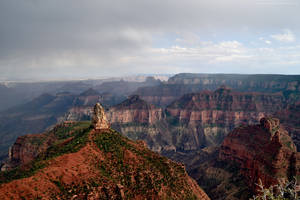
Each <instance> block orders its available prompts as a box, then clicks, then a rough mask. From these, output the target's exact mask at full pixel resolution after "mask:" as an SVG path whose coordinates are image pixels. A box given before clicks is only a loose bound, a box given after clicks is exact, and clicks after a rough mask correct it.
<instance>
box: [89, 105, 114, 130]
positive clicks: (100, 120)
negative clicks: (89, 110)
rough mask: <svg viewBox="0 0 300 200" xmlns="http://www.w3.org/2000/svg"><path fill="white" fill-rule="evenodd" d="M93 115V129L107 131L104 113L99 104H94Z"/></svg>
mask: <svg viewBox="0 0 300 200" xmlns="http://www.w3.org/2000/svg"><path fill="white" fill-rule="evenodd" d="M93 114H94V115H93V119H92V124H93V127H94V129H96V130H101V129H108V128H109V127H110V126H109V123H108V121H107V118H106V115H105V112H104V108H103V107H102V106H101V105H100V103H96V105H95V106H94V112H93Z"/></svg>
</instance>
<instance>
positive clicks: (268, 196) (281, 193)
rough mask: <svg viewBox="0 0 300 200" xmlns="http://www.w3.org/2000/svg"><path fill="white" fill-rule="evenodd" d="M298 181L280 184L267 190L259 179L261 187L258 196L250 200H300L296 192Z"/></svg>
mask: <svg viewBox="0 0 300 200" xmlns="http://www.w3.org/2000/svg"><path fill="white" fill-rule="evenodd" d="M296 184H297V181H296V179H294V180H292V181H290V182H286V183H280V184H277V185H274V186H271V187H269V188H265V187H264V186H263V184H262V182H261V180H260V179H259V183H258V184H257V186H258V187H259V193H260V194H258V195H256V196H254V197H253V198H252V199H250V200H299V195H298V194H297V191H296Z"/></svg>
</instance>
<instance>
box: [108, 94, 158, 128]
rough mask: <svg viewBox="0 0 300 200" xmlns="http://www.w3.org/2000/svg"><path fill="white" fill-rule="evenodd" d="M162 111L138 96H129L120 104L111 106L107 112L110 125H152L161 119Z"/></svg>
mask: <svg viewBox="0 0 300 200" xmlns="http://www.w3.org/2000/svg"><path fill="white" fill-rule="evenodd" d="M162 112H163V111H162V109H161V108H156V107H155V106H154V105H151V104H148V103H147V102H146V101H144V100H142V99H140V97H139V96H137V95H133V96H130V97H129V98H128V99H127V100H125V101H123V102H122V103H120V104H118V105H116V106H113V107H112V108H110V110H109V112H108V118H109V121H110V122H111V123H121V124H125V123H145V124H154V123H155V122H157V121H159V120H161V119H162V117H163V116H162V115H163V113H162Z"/></svg>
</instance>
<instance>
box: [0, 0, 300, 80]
mask: <svg viewBox="0 0 300 200" xmlns="http://www.w3.org/2000/svg"><path fill="white" fill-rule="evenodd" d="M280 2H281V3H278V1H271V0H257V1H253V0H245V1H238V0H226V1H221V2H220V1H218V0H202V1H198V0H186V1H182V0H165V1H158V0H152V1H146V0H102V1H96V0H86V1H81V0H51V1H50V0H46V1H38V0H3V1H1V2H0V27H1V28H0V79H3V80H4V79H30V78H35V79H56V78H88V77H96V76H98V77H99V76H116V75H128V74H138V73H178V72H211V73H213V72H219V73H220V72H224V73H257V72H260V73H300V67H299V62H300V59H299V56H298V55H300V48H299V45H300V44H299V40H298V38H299V32H300V24H299V23H298V19H300V13H299V8H300V7H299V4H298V1H296V0H281V1H280ZM258 68H259V69H261V70H259V71H257V69H258Z"/></svg>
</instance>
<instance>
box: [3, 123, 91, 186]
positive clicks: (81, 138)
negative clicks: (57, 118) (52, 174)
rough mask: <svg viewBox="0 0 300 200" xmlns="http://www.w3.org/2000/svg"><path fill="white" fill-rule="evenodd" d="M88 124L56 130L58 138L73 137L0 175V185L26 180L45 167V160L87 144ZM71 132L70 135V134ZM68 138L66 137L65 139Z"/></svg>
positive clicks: (60, 141)
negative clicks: (27, 162)
mask: <svg viewBox="0 0 300 200" xmlns="http://www.w3.org/2000/svg"><path fill="white" fill-rule="evenodd" d="M89 126H90V123H89V122H79V123H76V124H75V125H74V126H72V127H70V128H68V129H66V128H65V127H61V128H59V129H57V130H56V131H55V132H54V134H55V133H57V132H58V133H59V138H65V139H67V138H68V137H73V138H72V140H71V141H69V142H68V143H66V144H64V145H62V143H63V142H64V140H59V142H57V143H56V144H55V145H52V146H50V147H49V148H48V149H47V151H46V152H43V153H41V154H40V155H38V157H37V158H36V159H35V160H34V161H33V162H31V163H30V164H28V165H26V166H24V167H22V168H20V167H17V168H16V169H13V170H10V171H5V172H1V173H0V184H1V183H6V182H9V181H11V180H14V179H20V178H26V177H29V176H32V175H33V174H35V173H36V172H37V171H38V170H39V169H42V168H44V167H45V166H47V160H49V159H51V158H54V157H57V156H59V155H62V154H65V153H73V152H76V151H78V150H79V149H81V148H82V147H83V146H84V145H85V144H86V142H87V140H88V138H87V135H88V132H89V130H90V129H89ZM71 132H72V134H71ZM67 136H68V137H67Z"/></svg>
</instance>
